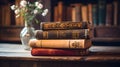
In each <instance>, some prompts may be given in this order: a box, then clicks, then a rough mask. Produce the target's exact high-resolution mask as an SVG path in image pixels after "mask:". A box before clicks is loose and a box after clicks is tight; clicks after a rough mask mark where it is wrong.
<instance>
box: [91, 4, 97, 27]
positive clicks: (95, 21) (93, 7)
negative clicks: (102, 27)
mask: <svg viewBox="0 0 120 67" xmlns="http://www.w3.org/2000/svg"><path fill="white" fill-rule="evenodd" d="M92 20H93V25H94V26H97V25H98V5H97V4H93V6H92Z"/></svg>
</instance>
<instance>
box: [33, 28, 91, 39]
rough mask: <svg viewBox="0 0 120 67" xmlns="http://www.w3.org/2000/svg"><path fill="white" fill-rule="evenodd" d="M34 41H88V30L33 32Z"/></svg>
mask: <svg viewBox="0 0 120 67" xmlns="http://www.w3.org/2000/svg"><path fill="white" fill-rule="evenodd" d="M35 37H36V39H88V38H90V30H89V29H78V30H49V31H42V30H36V31H35Z"/></svg>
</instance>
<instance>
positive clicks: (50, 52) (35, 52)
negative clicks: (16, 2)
mask: <svg viewBox="0 0 120 67" xmlns="http://www.w3.org/2000/svg"><path fill="white" fill-rule="evenodd" d="M88 54H89V50H88V49H85V50H80V49H74V50H73V49H50V48H49V49H45V48H32V50H31V55H32V56H83V55H88Z"/></svg>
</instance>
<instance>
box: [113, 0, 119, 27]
mask: <svg viewBox="0 0 120 67" xmlns="http://www.w3.org/2000/svg"><path fill="white" fill-rule="evenodd" d="M113 7H114V24H113V25H114V26H117V25H118V2H117V1H114V2H113Z"/></svg>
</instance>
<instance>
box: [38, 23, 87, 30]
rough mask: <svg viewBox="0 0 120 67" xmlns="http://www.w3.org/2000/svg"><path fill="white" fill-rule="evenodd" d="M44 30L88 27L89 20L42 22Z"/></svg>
mask: <svg viewBox="0 0 120 67" xmlns="http://www.w3.org/2000/svg"><path fill="white" fill-rule="evenodd" d="M40 25H41V26H40V27H41V29H42V30H66V29H88V28H89V24H88V22H70V21H68V22H67V21H66V22H63V21H62V22H42V23H41V24H40Z"/></svg>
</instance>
